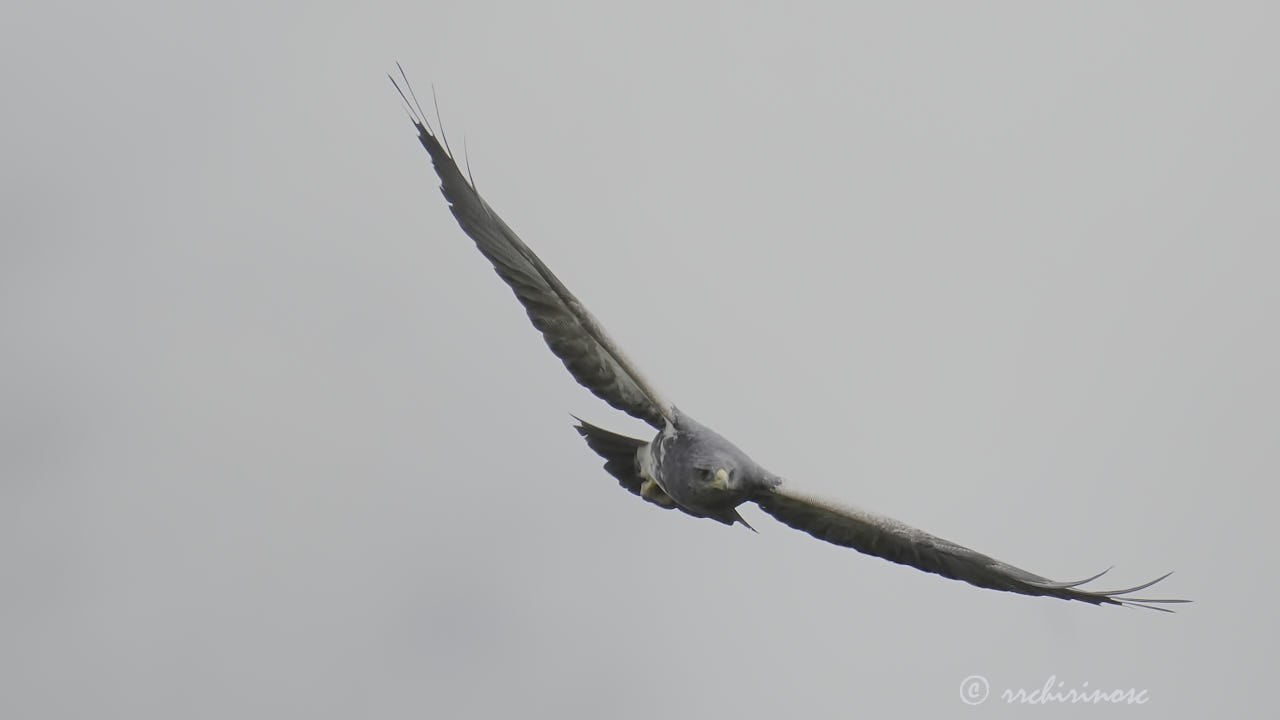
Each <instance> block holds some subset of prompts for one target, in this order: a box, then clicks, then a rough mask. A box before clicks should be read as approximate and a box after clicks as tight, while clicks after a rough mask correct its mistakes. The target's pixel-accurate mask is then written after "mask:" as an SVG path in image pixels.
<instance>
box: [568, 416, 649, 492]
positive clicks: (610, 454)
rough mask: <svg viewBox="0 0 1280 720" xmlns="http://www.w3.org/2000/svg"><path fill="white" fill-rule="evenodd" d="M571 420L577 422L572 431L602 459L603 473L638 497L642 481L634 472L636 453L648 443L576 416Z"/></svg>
mask: <svg viewBox="0 0 1280 720" xmlns="http://www.w3.org/2000/svg"><path fill="white" fill-rule="evenodd" d="M573 419H574V420H577V421H578V424H577V425H575V426H574V428H573V429H574V430H577V431H578V434H579V435H581V436H582V437H583V438H584V439H585V440H586V441H587V445H588V446H589V447H590V448H591V449H592V450H595V451H596V454H597V455H599V456H600V457H602V458H604V469H605V472H607V473H609V474H610V475H612V476H614V477H615V478H617V479H618V484H619V485H621V486H622V487H624V488H626V489H627V490H630V491H631V492H632V493H635V494H636V495H640V486H641V485H642V484H643V482H644V481H643V480H641V478H640V474H639V473H637V472H636V451H638V450H639V449H640V448H642V447H644V446H645V445H647V444H648V443H647V442H645V441H644V440H637V439H635V438H630V437H627V436H626V435H619V434H617V433H615V432H610V431H608V430H605V429H604V428H599V427H596V426H595V425H592V424H591V423H589V422H587V421H585V420H583V419H582V418H579V417H577V416H574V418H573Z"/></svg>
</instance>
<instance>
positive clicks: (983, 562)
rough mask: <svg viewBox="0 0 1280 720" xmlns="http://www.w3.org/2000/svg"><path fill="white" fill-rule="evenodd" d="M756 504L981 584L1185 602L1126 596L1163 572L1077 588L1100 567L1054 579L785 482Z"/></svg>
mask: <svg viewBox="0 0 1280 720" xmlns="http://www.w3.org/2000/svg"><path fill="white" fill-rule="evenodd" d="M756 504H758V505H759V506H760V509H761V510H764V511H765V512H766V513H768V514H770V515H772V516H773V517H775V518H777V519H778V520H780V521H781V522H783V523H784V524H786V525H789V526H791V527H793V528H795V529H797V530H803V531H804V532H807V533H809V534H810V535H812V536H813V537H815V538H818V539H819V540H826V541H827V542H829V543H834V544H836V545H842V546H844V547H849V548H853V549H854V550H857V551H859V552H864V553H867V554H868V555H875V556H876V557H882V558H884V559H885V560H890V561H892V562H896V563H901V564H903V565H910V566H911V567H914V568H919V569H920V570H924V571H925V572H931V573H936V574H938V575H941V576H943V577H948V578H952V579H953V580H963V581H965V582H967V583H969V584H971V585H977V586H978V587H982V588H991V589H992V590H1004V591H1006V592H1014V593H1021V594H1023V595H1048V596H1050V597H1056V598H1062V599H1064V600H1080V601H1082V602H1087V603H1093V604H1094V605H1103V604H1109V605H1131V606H1136V607H1144V608H1149V609H1151V610H1162V611H1165V612H1172V611H1171V610H1169V609H1168V608H1165V607H1160V606H1161V605H1164V604H1168V603H1182V602H1188V601H1186V600H1161V599H1151V598H1135V597H1132V595H1131V593H1135V592H1138V591H1139V590H1144V589H1146V588H1149V587H1151V586H1152V585H1155V584H1156V583H1158V582H1160V581H1161V580H1163V579H1165V578H1166V577H1169V575H1168V574H1165V575H1162V576H1160V577H1158V578H1156V579H1155V580H1152V581H1151V582H1148V583H1143V584H1142V585H1137V586H1134V587H1131V588H1126V589H1124V590H1106V591H1089V590H1081V589H1079V587H1080V586H1081V585H1084V584H1085V583H1087V582H1090V581H1092V580H1096V579H1097V578H1099V577H1101V576H1102V575H1103V574H1104V573H1105V572H1106V571H1103V572H1102V573H1098V574H1097V575H1094V576H1093V577H1090V578H1086V579H1084V580H1077V581H1075V582H1054V581H1052V580H1049V579H1048V578H1043V577H1040V576H1039V575H1036V574H1034V573H1030V572H1027V571H1026V570H1022V569H1021V568H1016V567H1014V566H1012V565H1009V564H1008V563H1003V562H1000V561H999V560H996V559H995V558H992V557H988V556H986V555H983V554H982V553H979V552H975V551H973V550H970V549H969V548H967V547H962V546H960V545H956V544H955V543H953V542H950V541H947V540H943V539H942V538H940V537H935V536H933V535H930V534H929V533H927V532H924V531H923V530H917V529H916V528H913V527H911V526H909V525H905V524H903V523H900V522H898V521H897V520H894V519H892V518H887V517H884V516H882V515H876V514H874V513H869V512H866V511H864V510H858V509H856V508H850V507H844V506H841V505H837V504H834V503H831V502H828V501H826V500H822V499H820V498H816V497H813V496H811V495H808V494H805V493H801V492H798V491H796V490H793V489H790V488H787V487H785V486H779V487H777V488H774V489H773V490H772V491H771V492H768V493H766V494H764V495H762V496H761V497H759V498H757V499H756Z"/></svg>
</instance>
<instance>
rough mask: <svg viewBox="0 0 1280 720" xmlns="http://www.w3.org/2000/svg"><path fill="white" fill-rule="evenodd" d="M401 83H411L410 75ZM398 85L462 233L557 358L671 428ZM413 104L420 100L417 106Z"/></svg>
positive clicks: (588, 383) (637, 412)
mask: <svg viewBox="0 0 1280 720" xmlns="http://www.w3.org/2000/svg"><path fill="white" fill-rule="evenodd" d="M401 77H404V71H403V70H401ZM391 83H392V84H393V85H395V86H396V90H397V91H399V92H400V96H401V97H402V98H404V100H405V105H406V109H407V110H408V111H409V114H410V118H411V119H412V120H413V124H414V125H415V126H416V127H417V129H418V139H419V140H421V141H422V146H423V147H424V148H426V149H427V153H428V154H429V155H431V163H432V164H433V165H434V166H435V169H436V174H437V175H439V176H440V191H441V192H442V193H444V197H445V199H446V200H448V201H449V207H450V209H451V210H452V211H453V216H454V218H456V219H457V221H458V225H460V226H462V231H463V232H465V233H466V234H467V235H469V236H471V239H472V240H474V241H475V243H476V247H477V248H479V250H480V252H481V253H483V254H484V256H485V257H486V258H488V259H489V262H491V263H493V269H494V270H496V271H497V272H498V276H499V277H501V278H502V279H503V280H504V281H505V282H506V283H507V285H509V286H511V289H512V291H514V292H515V295H516V299H518V300H519V301H520V303H521V304H522V305H524V308H525V310H526V311H527V312H528V314H529V319H530V320H531V321H532V322H533V326H534V327H535V328H537V329H538V330H539V331H540V332H541V333H542V337H543V338H544V339H545V340H546V341H547V346H548V347H550V348H551V352H553V353H555V355H556V357H558V358H560V360H561V361H562V362H564V366H565V367H566V368H567V369H568V370H569V373H570V374H572V375H573V378H574V379H575V380H577V381H578V383H579V384H581V385H582V386H583V387H585V388H587V389H588V390H590V391H591V392H593V393H595V395H596V396H597V397H599V398H600V399H601V400H604V401H605V402H607V403H609V404H610V405H612V406H613V407H615V408H618V409H619V410H622V411H624V412H626V413H628V414H630V415H632V416H634V417H637V418H640V419H641V420H644V421H645V422H647V423H649V424H650V425H652V426H654V427H655V428H658V429H661V428H662V427H663V425H664V424H665V421H666V420H669V419H671V418H672V412H671V406H670V405H669V404H668V403H667V402H666V401H665V400H663V399H662V397H661V396H660V395H658V393H657V392H656V391H655V390H654V389H653V387H652V386H651V385H649V383H648V382H647V381H646V380H645V379H644V377H643V376H641V375H640V373H639V372H638V371H637V370H636V368H635V366H634V365H632V364H631V362H630V361H629V360H628V359H627V357H626V356H625V355H624V354H623V353H622V350H621V349H620V348H619V347H618V346H617V344H615V343H614V342H613V340H612V339H611V338H610V337H609V336H608V335H607V334H606V333H605V331H604V328H602V327H601V326H600V323H599V322H597V321H596V319H595V318H594V317H592V316H591V313H589V312H587V309H586V308H585V307H583V305H582V303H581V302H579V301H578V299H577V298H576V297H574V296H573V293H571V292H569V289H568V288H566V287H565V286H564V284H563V283H561V282H560V280H559V279H558V278H557V277H556V276H555V275H554V274H552V272H551V270H550V269H549V268H548V267H547V266H546V265H544V264H543V262H542V260H540V259H538V256H537V255H535V254H534V253H533V251H532V250H530V249H529V246H528V245H525V244H524V241H522V240H521V239H520V238H519V237H518V236H517V235H516V234H515V232H514V231H512V230H511V228H509V227H507V224H506V223H505V222H503V221H502V218H500V217H498V215H497V213H495V212H494V211H493V210H492V209H491V208H490V207H489V204H488V203H486V202H485V201H484V199H483V198H481V197H480V194H479V193H478V192H476V188H475V183H474V182H472V181H471V180H470V179H469V178H467V177H465V176H464V175H463V174H462V171H461V170H459V169H458V164H457V163H456V162H454V159H453V156H452V155H451V153H450V152H449V150H448V146H447V141H446V144H443V145H442V144H441V142H440V139H437V138H436V135H435V133H434V132H433V131H432V128H431V126H430V125H428V124H427V121H426V116H425V114H424V113H423V112H422V109H421V107H420V106H419V105H418V102H417V98H416V97H414V95H413V91H412V89H410V88H409V86H408V80H406V81H405V88H406V89H408V90H409V94H408V95H407V96H406V94H405V91H404V90H402V89H401V88H400V85H399V84H398V83H397V82H396V79H395V78H394V77H392V78H391ZM409 98H414V99H413V101H412V102H410V100H409ZM441 139H443V135H441Z"/></svg>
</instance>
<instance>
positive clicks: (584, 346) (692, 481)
mask: <svg viewBox="0 0 1280 720" xmlns="http://www.w3.org/2000/svg"><path fill="white" fill-rule="evenodd" d="M397 67H399V66H398V65H397ZM389 77H391V83H392V84H393V85H395V87H396V91H397V92H399V93H400V97H401V99H402V100H403V101H404V104H405V110H406V111H407V112H408V113H409V117H410V119H411V120H412V121H413V124H414V126H415V128H416V129H417V132H418V139H419V141H421V143H422V146H423V147H424V148H426V150H427V154H429V155H430V156H431V163H432V165H434V167H435V171H436V174H437V175H439V176H440V183H441V185H440V190H441V192H442V193H443V194H444V197H445V200H446V201H448V203H449V208H450V210H452V212H453V216H454V218H456V219H457V221H458V225H460V226H461V227H462V231H463V232H465V233H466V234H467V235H469V236H470V237H471V239H472V240H474V241H475V244H476V247H477V248H478V249H479V250H480V252H481V253H482V254H483V255H484V256H485V257H486V258H487V259H488V260H489V262H490V263H492V264H493V268H494V270H496V271H497V273H498V276H499V277H501V278H502V280H503V281H504V282H506V283H507V285H508V286H510V287H511V290H512V291H513V292H514V293H515V295H516V299H517V300H519V301H520V303H521V304H522V305H523V306H524V309H525V311H526V312H527V313H528V315H529V320H531V321H532V322H533V326H534V327H535V328H537V329H538V331H539V332H541V333H542V337H543V339H544V340H546V343H547V345H548V346H549V347H550V348H551V352H552V353H554V354H555V356H556V357H558V358H559V359H560V360H561V361H562V362H563V363H564V366H565V368H567V369H568V370H569V373H570V374H571V375H573V378H574V379H575V380H577V381H578V383H580V384H581V385H583V386H584V387H586V388H587V389H588V390H590V391H591V392H592V393H594V394H595V395H596V396H597V397H599V398H600V399H601V400H604V401H605V402H607V403H609V404H610V405H612V406H613V407H615V408H617V409H619V410H621V411H623V412H625V413H627V414H629V415H632V416H634V417H636V418H639V419H640V420H643V421H645V422H646V423H648V424H650V425H652V426H653V428H654V429H655V430H656V431H657V434H656V435H655V436H654V438H653V439H652V440H648V441H646V440H641V439H637V438H631V437H627V436H625V435H619V434H617V433H614V432H611V431H609V430H605V429H603V428H599V427H596V426H595V425H592V424H590V423H588V422H585V421H583V420H581V419H578V418H575V419H577V420H578V424H577V426H576V427H575V429H576V430H577V431H578V433H579V434H580V435H582V437H583V438H584V439H585V440H586V442H587V445H588V446H589V447H590V448H591V449H592V450H593V451H595V452H596V453H597V454H599V455H600V457H602V458H604V461H605V463H604V469H605V470H606V471H607V472H608V473H609V474H610V475H612V476H613V477H614V478H616V479H617V480H618V483H619V484H620V485H621V486H622V487H623V488H625V489H627V490H628V491H630V492H631V493H632V494H634V495H637V496H639V497H640V498H643V499H644V500H646V501H648V502H650V503H652V504H654V505H657V506H658V507H661V508H668V509H676V510H680V511H682V512H685V513H687V514H689V515H692V516H694V517H700V518H710V519H712V520H716V521H719V522H721V523H724V524H726V525H733V524H734V523H742V524H743V525H746V526H747V527H748V528H750V527H751V526H750V525H748V524H747V522H746V521H745V520H743V518H742V516H741V515H739V514H738V510H737V508H738V506H739V505H741V504H743V503H746V502H752V503H755V504H756V505H757V506H758V507H759V508H760V509H761V510H763V511H764V512H765V513H767V514H769V515H771V516H773V517H774V518H776V519H777V520H779V521H781V522H782V523H783V524H785V525H789V526H790V527H793V528H795V529H797V530H801V531H804V532H806V533H808V534H809V535H812V536H813V537H815V538H817V539H819V540H825V541H827V542H829V543H834V544H836V545H841V546H844V547H848V548H853V549H854V550H857V551H859V552H862V553H866V554H868V555H875V556H877V557H881V558H884V559H885V560H889V561H892V562H895V563H900V564H903V565H910V566H911V567H915V568H918V569H920V570H924V571H925V572H930V573H935V574H937V575H941V576H943V577H947V578H952V579H954V580H963V581H965V582H967V583H969V584H971V585H976V586H978V587H980V588H989V589H992V590H1003V591H1006V592H1013V593H1021V594H1023V595H1044V596H1049V597H1056V598H1062V599H1064V600H1078V601H1081V602H1087V603H1092V604H1094V605H1122V606H1133V607H1143V608H1149V609H1152V610H1162V611H1165V612H1172V611H1171V610H1169V609H1168V608H1167V607H1164V606H1165V605H1168V604H1170V603H1181V602H1187V601H1186V600H1171V599H1153V598H1141V597H1134V595H1133V594H1134V593H1137V592H1139V591H1141V590H1144V589H1146V588H1149V587H1151V586H1152V585H1155V584H1156V583H1158V582H1160V581H1161V580H1164V579H1165V578H1166V577H1168V576H1169V574H1165V575H1162V576H1160V577H1158V578H1156V579H1155V580H1152V581H1150V582H1146V583H1142V584H1141V585H1135V586H1134V587H1130V588H1125V589H1123V590H1086V589H1083V588H1082V587H1081V586H1083V585H1085V584H1087V583H1089V582H1091V581H1093V580H1096V579H1097V578H1098V577H1101V576H1102V575H1103V574H1104V573H1106V572H1107V571H1105V570H1104V571H1103V572H1102V573H1098V574H1097V575H1094V576H1092V577H1089V578H1085V579H1084V580H1076V581H1074V582H1055V581H1053V580H1049V579H1048V578H1044V577H1041V576H1039V575H1036V574H1035V573H1031V572H1027V571H1026V570H1022V569H1020V568H1017V567H1014V566H1012V565H1009V564H1008V563H1004V562H1001V561H999V560H996V559H995V558H992V557H989V556H987V555H983V554H982V553H979V552H975V551H973V550H970V549H969V548H966V547H963V546H961V545H957V544H955V543H953V542H950V541H948V540H943V539H942V538H940V537H937V536H934V535H930V534H929V533H927V532H924V531H922V530H918V529H916V528H914V527H911V526H910V525H906V524H904V523H901V522H898V521H897V520H893V519H891V518H888V517H884V516H881V515H876V514H873V513H870V512H867V511H865V510H860V509H857V508H854V507H850V506H848V505H843V504H840V503H835V502H831V501H829V500H825V499H823V498H819V497H815V496H813V495H810V494H808V493H805V492H802V491H800V490H797V489H795V488H793V487H792V486H791V485H790V484H789V483H788V482H785V481H783V479H782V478H780V477H779V476H777V475H775V474H773V473H772V472H770V471H768V470H766V469H765V468H763V467H761V466H760V465H759V464H758V463H756V462H755V461H754V460H752V459H751V458H750V457H748V456H747V454H746V453H744V452H743V451H742V450H740V449H738V447H737V446H736V445H734V444H733V443H731V442H729V441H728V440H727V439H725V438H724V437H721V436H720V435H719V434H718V433H716V432H715V431H714V430H712V429H711V428H709V427H707V426H705V425H702V424H701V423H699V422H698V421H696V420H694V419H693V418H692V417H690V416H689V415H687V414H685V413H684V412H681V411H680V410H679V409H678V408H677V407H676V406H675V405H672V404H671V403H670V402H668V401H667V400H666V399H664V398H663V397H662V395H661V394H659V393H658V391H657V390H656V389H655V388H654V386H653V385H652V384H651V383H650V382H649V380H648V379H646V378H645V377H644V375H642V374H641V373H640V371H639V370H638V369H637V368H636V367H635V365H634V364H632V362H631V361H630V360H629V359H628V358H627V356H626V355H625V354H624V353H623V352H622V349H621V348H620V347H618V344H617V343H616V342H614V340H613V338H611V337H609V335H608V334H607V333H606V332H605V331H604V328H603V327H602V326H601V325H600V322H599V321H598V320H596V319H595V317H594V316H592V314H591V313H590V312H588V311H587V309H586V308H585V307H583V305H582V303H581V302H579V301H578V298H576V297H574V295H573V293H571V292H569V289H568V288H567V287H565V286H564V283H562V282H560V280H559V278H557V277H556V276H555V274H553V273H552V272H551V269H550V268H548V267H547V266H546V265H545V264H544V263H543V262H542V260H540V259H539V258H538V256H537V255H535V254H534V252H533V250H531V249H530V248H529V246H528V245H526V244H525V243H524V241H523V240H521V239H520V237H519V236H517V235H516V233H515V232H514V231H513V230H512V229H511V228H510V227H508V226H507V224H506V223H505V222H503V221H502V218H500V217H498V215H497V213H495V212H494V211H493V209H492V208H490V207H489V204H488V203H487V202H485V200H484V199H483V198H482V197H480V194H479V193H478V192H477V191H476V186H475V182H474V181H473V180H472V179H471V178H470V174H469V173H468V175H466V176H464V175H463V173H462V171H461V170H460V169H459V168H458V164H457V163H456V162H455V160H454V157H453V154H452V151H451V150H450V149H449V145H448V140H447V139H446V138H445V137H444V133H443V128H442V129H441V132H440V133H439V135H437V134H436V132H435V130H434V129H433V128H432V127H431V126H430V125H429V124H428V122H427V116H426V113H424V112H423V111H422V107H421V105H420V104H419V103H418V100H417V97H416V95H415V94H414V92H413V88H412V87H411V86H410V85H409V82H408V79H407V78H406V77H405V75H404V70H403V69H402V68H401V69H400V77H401V78H402V79H403V80H404V87H403V88H402V87H401V86H400V83H398V82H397V81H396V78H395V77H393V76H389ZM436 115H437V117H439V109H438V108H437V110H436Z"/></svg>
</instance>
